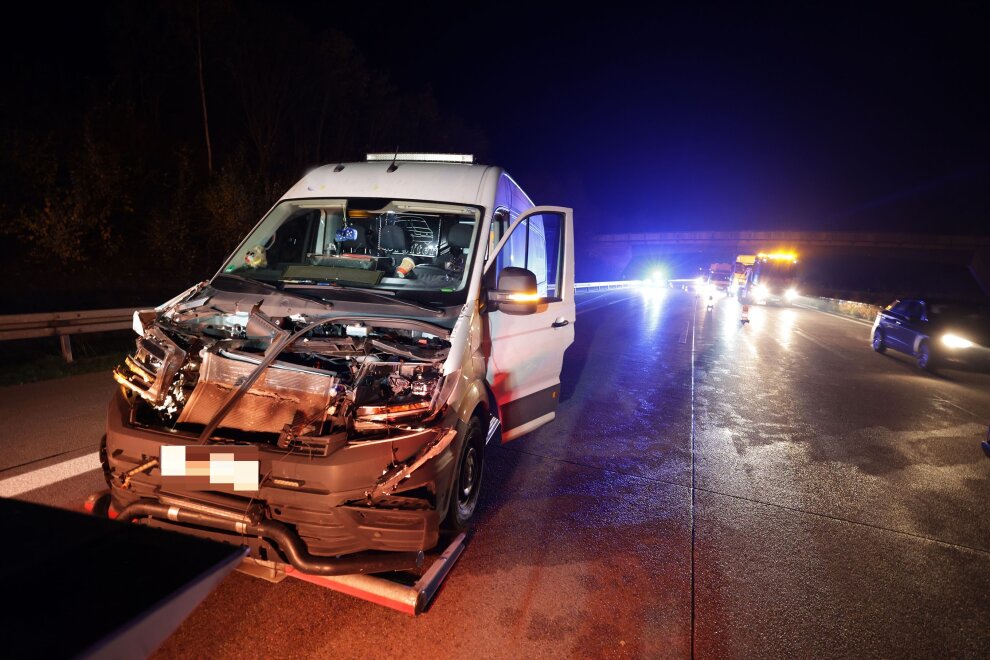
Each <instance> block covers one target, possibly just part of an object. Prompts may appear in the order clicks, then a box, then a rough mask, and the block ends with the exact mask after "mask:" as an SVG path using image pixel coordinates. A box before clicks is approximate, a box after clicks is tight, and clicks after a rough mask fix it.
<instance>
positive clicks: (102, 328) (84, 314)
mask: <svg viewBox="0 0 990 660" xmlns="http://www.w3.org/2000/svg"><path fill="white" fill-rule="evenodd" d="M639 284H640V282H639V280H623V281H619V282H583V283H580V284H575V285H574V288H575V289H579V290H581V291H606V290H608V289H623V288H627V287H634V286H638V285H639ZM153 307H155V306H154V305H148V306H147V307H145V308H142V309H150V308H153ZM134 310H135V308H133V307H124V308H119V309H93V310H83V311H76V312H44V313H40V314H9V315H6V316H0V341H4V340H8V339H36V338H39V337H58V338H59V347H60V349H61V352H62V357H63V358H65V361H66V362H72V360H73V358H72V335H80V334H86V333H92V332H106V331H108V330H126V329H128V328H130V327H131V324H132V322H133V321H132V319H133V316H134Z"/></svg>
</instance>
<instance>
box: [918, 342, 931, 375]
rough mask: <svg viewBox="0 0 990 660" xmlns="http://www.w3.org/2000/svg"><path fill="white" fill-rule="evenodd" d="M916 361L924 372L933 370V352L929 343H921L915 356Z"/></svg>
mask: <svg viewBox="0 0 990 660" xmlns="http://www.w3.org/2000/svg"><path fill="white" fill-rule="evenodd" d="M914 359H915V360H917V362H918V368H919V369H921V370H922V371H931V370H932V366H933V360H932V350H931V348H930V347H929V346H928V342H927V341H923V342H921V345H919V346H918V352H917V353H916V354H915V356H914Z"/></svg>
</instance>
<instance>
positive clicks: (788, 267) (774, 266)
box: [736, 252, 798, 305]
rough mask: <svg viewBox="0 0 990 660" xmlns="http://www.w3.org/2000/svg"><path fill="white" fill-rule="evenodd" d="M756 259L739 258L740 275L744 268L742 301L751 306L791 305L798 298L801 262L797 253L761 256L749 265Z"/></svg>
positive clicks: (737, 270) (740, 293) (740, 287)
mask: <svg viewBox="0 0 990 660" xmlns="http://www.w3.org/2000/svg"><path fill="white" fill-rule="evenodd" d="M751 256H752V255H739V257H737V258H736V266H737V269H736V275H737V276H738V275H739V270H740V269H739V266H740V265H742V269H741V271H742V277H741V278H740V280H741V281H742V284H741V285H739V288H738V296H739V300H740V301H742V302H744V303H748V304H757V305H765V304H767V303H771V302H772V303H783V304H788V305H789V304H791V303H793V302H794V300H795V299H796V298H797V297H798V290H797V286H796V283H797V273H798V267H797V264H798V258H797V255H796V254H794V253H793V252H760V253H758V254H757V255H756V256H755V258H753V261H752V264H751V265H748V266H747V265H745V263H746V261H748V260H749V257H751Z"/></svg>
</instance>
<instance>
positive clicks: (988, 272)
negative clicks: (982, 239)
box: [969, 247, 990, 296]
mask: <svg viewBox="0 0 990 660" xmlns="http://www.w3.org/2000/svg"><path fill="white" fill-rule="evenodd" d="M969 272H970V273H972V274H973V279H975V280H976V282H977V284H979V285H980V288H981V289H983V293H984V294H985V295H988V296H990V248H988V247H981V248H977V249H976V250H974V251H973V259H972V260H971V261H970V262H969Z"/></svg>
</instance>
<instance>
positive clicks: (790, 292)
mask: <svg viewBox="0 0 990 660" xmlns="http://www.w3.org/2000/svg"><path fill="white" fill-rule="evenodd" d="M784 297H785V298H787V299H788V300H794V299H795V298H797V297H798V292H797V289H788V290H787V292H786V293H785V294H784Z"/></svg>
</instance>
